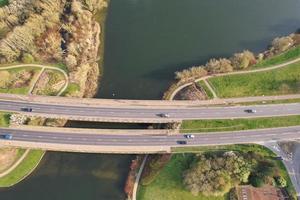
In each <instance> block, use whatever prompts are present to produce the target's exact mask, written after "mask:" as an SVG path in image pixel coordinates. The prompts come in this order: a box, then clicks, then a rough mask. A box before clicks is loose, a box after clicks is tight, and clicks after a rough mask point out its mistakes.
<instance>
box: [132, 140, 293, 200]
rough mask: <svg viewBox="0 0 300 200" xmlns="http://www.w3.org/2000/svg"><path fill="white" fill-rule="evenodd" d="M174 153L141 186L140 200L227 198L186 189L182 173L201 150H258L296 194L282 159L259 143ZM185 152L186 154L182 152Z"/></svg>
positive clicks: (225, 199)
mask: <svg viewBox="0 0 300 200" xmlns="http://www.w3.org/2000/svg"><path fill="white" fill-rule="evenodd" d="M172 150H173V153H176V155H173V157H172V159H171V161H170V162H169V163H168V164H167V165H166V166H165V167H164V168H163V169H162V171H161V172H160V173H159V175H158V176H157V177H156V179H155V180H154V181H153V182H152V183H150V184H149V185H147V186H140V187H139V191H138V199H139V200H152V199H155V200H182V199H189V200H227V199H228V194H226V195H224V196H221V197H214V196H211V197H205V196H202V195H199V196H193V195H192V194H191V193H190V192H188V191H187V190H185V188H184V185H183V184H182V173H183V172H184V171H185V170H186V169H187V168H188V166H189V164H190V162H191V157H192V156H193V155H194V154H191V152H192V153H200V152H211V153H213V152H222V151H238V152H242V153H246V152H249V151H253V152H256V153H257V154H259V155H261V156H264V157H265V159H267V160H271V161H272V162H274V164H275V165H276V166H277V167H278V169H279V173H280V175H281V176H282V177H284V178H285V179H286V180H287V183H288V184H287V190H288V192H289V193H290V194H292V195H293V196H295V190H294V188H293V186H292V183H291V181H290V179H289V176H288V174H287V171H286V169H285V167H284V165H283V164H282V162H281V161H278V160H275V159H274V157H276V155H275V154H274V153H273V152H272V151H270V150H269V149H267V148H264V147H263V146H259V145H228V146H218V147H187V148H175V149H172ZM182 153H185V154H182Z"/></svg>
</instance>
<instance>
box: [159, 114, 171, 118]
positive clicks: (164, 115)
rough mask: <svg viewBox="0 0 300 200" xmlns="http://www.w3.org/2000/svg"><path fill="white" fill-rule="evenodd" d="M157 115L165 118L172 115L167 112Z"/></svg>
mask: <svg viewBox="0 0 300 200" xmlns="http://www.w3.org/2000/svg"><path fill="white" fill-rule="evenodd" d="M157 116H159V117H163V118H168V117H170V114H167V113H159V114H157Z"/></svg>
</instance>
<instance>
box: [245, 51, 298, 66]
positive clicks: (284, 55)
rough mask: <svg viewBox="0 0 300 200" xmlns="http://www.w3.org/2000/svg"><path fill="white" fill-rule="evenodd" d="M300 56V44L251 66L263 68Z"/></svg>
mask: <svg viewBox="0 0 300 200" xmlns="http://www.w3.org/2000/svg"><path fill="white" fill-rule="evenodd" d="M299 56H300V46H296V47H294V48H292V49H290V50H288V51H286V52H284V53H282V54H279V55H276V56H274V57H271V58H268V59H266V60H262V61H260V62H259V63H257V64H256V65H254V66H252V67H251V68H263V67H269V66H273V65H278V64H282V63H285V62H288V61H290V60H293V59H295V58H298V57H299Z"/></svg>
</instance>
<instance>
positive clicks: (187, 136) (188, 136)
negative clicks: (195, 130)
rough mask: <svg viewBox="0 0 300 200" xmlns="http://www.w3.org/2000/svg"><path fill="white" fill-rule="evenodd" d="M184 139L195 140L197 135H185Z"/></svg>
mask: <svg viewBox="0 0 300 200" xmlns="http://www.w3.org/2000/svg"><path fill="white" fill-rule="evenodd" d="M184 137H185V138H187V139H194V138H195V135H193V134H185V135H184Z"/></svg>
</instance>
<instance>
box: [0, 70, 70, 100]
mask: <svg viewBox="0 0 300 200" xmlns="http://www.w3.org/2000/svg"><path fill="white" fill-rule="evenodd" d="M21 67H39V68H41V71H40V72H39V74H38V76H37V78H36V79H35V80H34V83H33V84H32V86H31V88H30V89H29V94H31V92H32V90H33V88H34V87H35V85H36V83H37V82H38V80H39V79H40V76H41V75H42V73H43V72H44V71H45V70H46V69H51V70H56V71H59V72H60V73H62V74H63V75H64V77H65V80H66V83H65V85H64V87H63V88H62V89H61V90H60V92H59V93H58V94H57V96H60V95H61V94H62V93H63V92H64V91H65V90H66V89H67V87H68V85H69V77H68V74H67V73H66V72H65V71H64V70H62V69H60V68H57V67H53V66H47V65H39V64H18V65H11V66H7V67H0V70H5V69H15V68H21Z"/></svg>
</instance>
